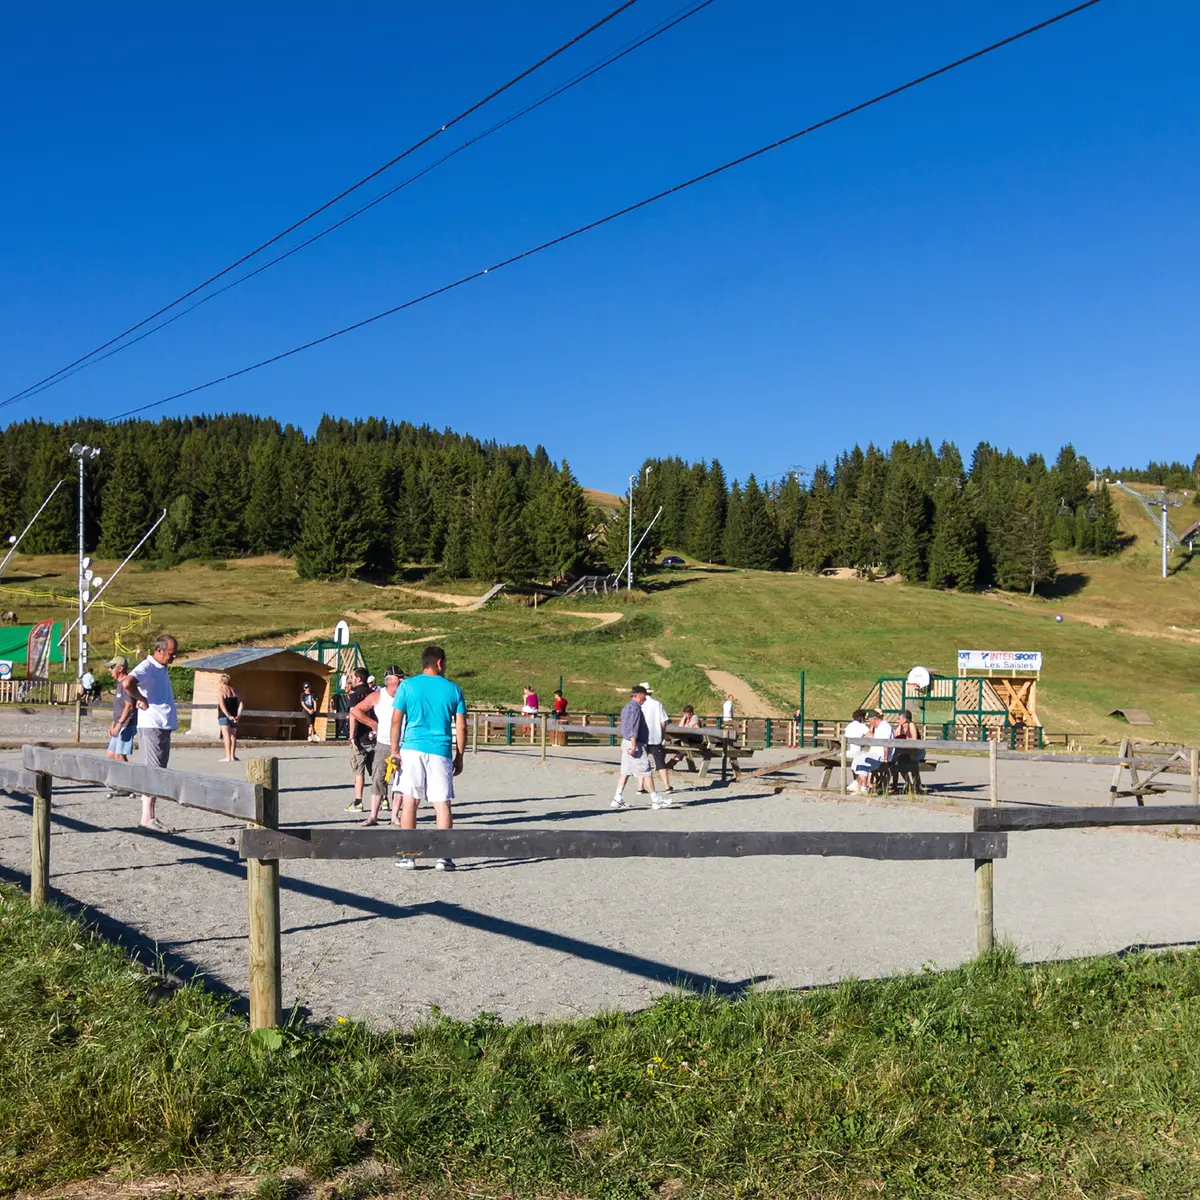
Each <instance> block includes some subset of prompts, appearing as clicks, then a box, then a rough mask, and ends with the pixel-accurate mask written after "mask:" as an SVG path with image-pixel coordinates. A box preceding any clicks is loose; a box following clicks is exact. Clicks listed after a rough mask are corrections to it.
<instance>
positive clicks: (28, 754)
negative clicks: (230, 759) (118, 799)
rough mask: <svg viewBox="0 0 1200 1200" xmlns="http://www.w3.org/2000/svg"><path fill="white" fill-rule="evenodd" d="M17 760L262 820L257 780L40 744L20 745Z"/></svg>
mask: <svg viewBox="0 0 1200 1200" xmlns="http://www.w3.org/2000/svg"><path fill="white" fill-rule="evenodd" d="M21 761H22V763H23V764H24V766H25V768H26V769H27V770H28V771H36V772H39V773H43V774H46V775H53V776H57V777H58V778H60V779H70V780H74V781H75V782H77V783H96V784H102V785H103V786H105V787H110V788H113V789H115V790H117V791H123V792H134V793H137V794H139V795H145V796H159V797H161V798H162V799H164V800H174V801H175V803H176V804H182V805H183V806H184V807H185V808H199V809H203V810H204V811H205V812H212V813H220V814H221V815H222V816H226V817H238V818H240V819H241V820H243V821H261V820H262V814H263V789H262V785H261V784H257V783H243V782H241V781H240V780H237V779H220V778H218V777H216V776H213V775H192V774H190V773H189V772H187V771H173V770H171V769H169V768H167V767H147V766H144V765H143V764H141V763H123V762H117V761H116V760H115V759H111V758H99V757H98V756H95V755H91V754H74V753H70V752H68V751H65V750H47V749H45V748H44V747H42V746H22V747H21Z"/></svg>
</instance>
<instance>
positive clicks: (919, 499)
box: [0, 415, 1178, 590]
mask: <svg viewBox="0 0 1200 1200" xmlns="http://www.w3.org/2000/svg"><path fill="white" fill-rule="evenodd" d="M74 441H84V442H88V443H90V444H92V445H96V446H99V447H101V449H102V451H103V452H102V454H101V456H100V458H98V459H96V460H95V461H94V462H92V463H91V464H90V465H89V467H88V472H87V488H86V494H85V524H86V530H87V539H88V545H89V548H92V549H95V550H96V551H97V552H98V553H100V554H102V555H104V556H106V557H116V556H120V555H123V554H124V553H126V552H127V551H128V550H130V549H131V548H132V547H133V545H134V544H135V543H136V542H137V540H138V539H139V538H140V537H141V535H142V533H143V532H144V531H145V530H146V529H147V528H148V527H149V525H150V524H151V523H152V521H153V520H154V519H155V517H156V516H157V515H158V513H159V512H161V511H162V509H164V508H165V509H166V510H167V517H166V520H165V521H164V522H163V524H162V525H161V526H160V527H159V530H158V532H157V534H156V536H155V539H154V541H153V543H152V545H151V548H150V551H149V553H150V555H151V556H153V557H155V558H157V559H158V560H159V561H160V562H162V563H164V564H168V565H169V564H171V563H173V562H177V561H180V560H181V559H184V558H194V557H199V558H224V557H229V556H231V555H237V554H270V553H279V554H290V555H293V556H294V557H295V559H296V564H297V569H298V570H299V572H300V574H301V575H303V576H306V577H310V578H320V579H331V578H341V577H345V576H347V575H350V574H354V573H356V572H360V571H361V572H365V573H367V574H369V575H371V576H373V577H376V578H389V577H392V576H394V575H395V574H396V572H397V571H398V570H399V569H400V568H401V567H403V566H404V565H406V564H410V563H415V564H420V565H422V566H425V567H429V568H437V569H438V570H439V571H440V572H441V573H442V574H443V575H444V576H445V577H448V578H464V577H470V578H475V579H479V580H487V581H495V580H506V581H514V582H516V581H525V580H530V579H535V580H540V581H544V582H552V581H555V580H559V579H564V578H568V577H572V576H577V575H579V574H581V573H583V572H585V571H587V570H592V569H596V568H597V567H598V566H599V562H600V561H601V560H603V561H606V562H607V564H608V565H609V567H610V568H612V569H614V570H616V569H619V568H620V567H622V566H623V565H624V562H625V558H626V554H627V538H628V510H627V509H626V507H625V504H624V503H622V504H621V506H620V507H619V509H618V510H617V511H616V512H615V513H613V514H611V516H610V517H609V519H608V520H607V522H605V520H604V515H603V514H601V513H599V512H598V511H597V510H595V509H593V508H592V507H591V506H590V505H589V504H588V502H587V500H586V498H585V496H584V493H583V491H582V489H581V488H580V486H579V484H578V482H577V481H576V479H575V478H574V476H573V475H572V473H571V470H570V468H569V466H568V465H567V463H566V462H562V463H559V464H556V463H554V462H552V461H551V460H550V458H549V456H548V455H547V453H546V451H545V450H543V449H542V448H541V447H540V446H539V447H537V448H536V449H535V450H533V451H530V450H528V449H527V448H526V447H523V446H504V445H499V444H496V443H494V442H481V441H479V440H478V439H475V438H471V437H468V436H464V435H460V434H456V433H453V432H450V431H445V432H438V431H435V430H432V429H429V428H428V427H417V426H414V425H410V424H405V423H393V422H389V421H386V420H380V419H377V418H368V419H366V420H356V421H349V420H346V419H335V418H330V417H326V418H324V419H323V420H322V421H321V423H320V425H319V426H318V427H317V430H316V432H315V434H313V435H312V436H311V437H308V436H306V435H305V434H304V433H303V432H302V431H300V430H298V429H295V428H294V427H292V426H290V425H288V426H281V425H280V424H279V423H278V422H276V421H274V420H271V419H267V418H260V417H252V416H244V415H231V416H220V417H204V416H199V417H188V418H181V419H165V420H161V421H158V422H150V421H134V422H129V423H125V424H121V425H115V426H112V425H105V424H102V423H100V422H88V421H80V422H72V423H68V424H61V425H53V424H47V423H45V422H41V421H26V422H22V423H21V424H16V425H10V426H8V427H7V428H6V429H4V430H3V431H2V432H0V533H8V532H16V531H17V530H19V529H20V528H21V527H22V526H23V524H24V522H25V521H26V520H27V519H28V518H29V517H30V516H31V515H32V514H33V513H34V512H35V511H36V509H37V507H38V506H39V505H40V504H41V502H42V500H43V498H44V497H45V496H46V494H47V493H48V492H49V490H50V489H51V488H52V487H53V485H54V482H55V481H56V480H58V479H60V478H63V477H66V476H73V472H74V462H73V460H72V459H71V457H70V454H69V451H68V447H69V446H70V445H71V443H72V442H74ZM1153 466H1154V465H1153V464H1152V468H1153ZM1175 466H1178V464H1173V467H1172V469H1173V468H1174V467H1175ZM1134 474H1136V473H1134V472H1126V475H1129V476H1132V475H1134ZM1091 480H1092V470H1091V468H1090V466H1089V465H1088V463H1087V462H1086V460H1084V459H1083V458H1081V457H1079V456H1077V455H1076V454H1075V451H1074V449H1073V448H1072V447H1071V446H1065V447H1063V449H1062V450H1061V451H1060V453H1059V455H1058V458H1057V459H1056V461H1055V463H1054V465H1053V466H1052V467H1048V466H1047V465H1046V462H1045V460H1044V459H1043V458H1042V457H1041V456H1040V455H1037V454H1032V455H1030V456H1029V457H1028V458H1027V459H1022V458H1019V457H1018V456H1016V455H1014V454H1012V453H1011V452H1009V451H1000V450H998V449H996V448H995V447H992V446H990V445H988V444H986V443H981V444H980V445H979V446H978V447H976V449H975V452H974V454H973V455H972V458H971V464H970V467H969V468H967V467H966V466H965V465H964V463H963V459H962V456H961V455H960V453H959V451H958V449H957V448H956V447H955V446H954V445H953V444H951V443H948V442H944V443H943V444H942V445H941V447H940V448H939V449H938V450H937V451H936V452H935V451H934V450H933V448H932V445H931V444H930V442H929V441H928V440H925V441H921V442H916V443H912V444H910V443H907V442H897V443H895V444H894V445H893V446H892V447H891V448H890V449H889V450H887V451H883V450H881V449H879V448H877V447H875V446H868V447H867V448H866V450H865V451H864V450H863V449H861V448H860V447H858V446H856V447H855V448H854V449H853V450H851V451H849V452H848V453H845V454H843V455H841V456H840V457H838V459H837V460H836V461H835V463H834V465H833V468H832V470H831V469H830V468H829V467H828V466H827V465H824V464H823V465H821V466H820V467H818V468H817V469H816V470H815V471H814V472H813V474H812V477H811V479H808V480H807V481H804V482H802V481H801V480H800V479H799V478H798V477H797V476H796V475H795V474H787V475H785V476H784V477H783V478H781V479H775V480H770V481H767V482H766V483H760V482H759V481H758V480H757V478H756V477H755V476H754V475H751V476H750V477H749V478H748V479H746V480H745V481H744V482H742V481H738V480H735V481H734V482H733V483H732V485H730V484H729V483H728V481H727V479H726V477H725V473H724V471H723V469H722V467H721V464H720V462H719V461H717V460H715V459H714V460H712V461H711V462H698V463H688V462H685V461H683V460H682V459H679V458H669V459H650V460H647V462H646V463H645V464H644V465H643V469H642V472H641V474H640V475H639V482H638V484H637V485H636V488H635V492H634V517H635V520H634V528H633V536H634V539H635V542H637V541H639V540H641V541H642V545H641V548H640V550H639V552H638V560H639V562H638V565H639V569H644V567H645V565H646V564H647V563H648V562H650V561H652V560H653V559H654V558H656V557H657V556H658V555H659V554H660V553H661V551H662V549H663V548H664V547H666V546H670V547H673V548H677V549H681V550H684V551H686V552H687V553H689V554H691V555H693V556H694V557H696V558H699V559H701V560H703V561H706V562H712V563H724V564H727V565H730V566H736V567H749V568H756V569H760V570H808V571H820V570H823V569H826V568H828V567H852V568H856V569H858V570H860V571H862V572H864V573H865V572H875V573H878V574H892V573H898V574H901V575H904V576H905V577H906V578H907V579H909V580H910V581H912V582H918V583H927V584H929V585H930V586H932V587H954V588H960V589H970V588H975V587H980V586H997V587H1001V588H1007V589H1012V590H1035V589H1036V588H1037V586H1038V585H1039V584H1041V583H1047V582H1049V581H1050V580H1052V579H1053V578H1054V573H1055V562H1054V553H1053V551H1054V550H1055V549H1064V550H1065V549H1074V550H1076V551H1078V552H1081V553H1085V554H1098V555H1108V554H1113V553H1115V552H1116V551H1117V550H1118V549H1119V531H1118V525H1117V516H1116V511H1115V509H1114V507H1113V503H1112V499H1111V497H1110V495H1109V493H1108V489H1107V487H1105V486H1103V485H1101V486H1100V487H1099V488H1098V489H1097V490H1096V491H1095V492H1093V491H1092V489H1091ZM660 508H661V510H662V511H661V515H660V516H659V518H658V520H657V522H656V523H655V524H654V526H653V528H650V530H649V533H648V534H647V529H648V527H649V526H650V522H651V519H652V518H653V517H654V515H655V514H656V513H657V512H658V511H659V509H660ZM75 522H76V515H75V492H74V489H73V488H72V487H65V488H63V489H62V490H61V491H60V493H59V495H58V496H57V497H56V499H55V501H54V502H53V503H52V504H51V505H50V506H49V507H48V508H47V510H46V512H45V513H44V514H43V515H42V517H41V519H40V520H39V521H38V523H37V525H36V526H35V527H34V529H33V530H32V531H31V532H30V534H29V536H28V537H27V538H26V541H25V542H24V544H23V545H22V550H24V551H28V552H30V553H66V552H70V551H71V550H73V549H74V546H75V537H76V533H75V529H76V525H75ZM643 535H646V536H645V537H644V540H643Z"/></svg>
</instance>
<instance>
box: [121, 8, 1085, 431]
mask: <svg viewBox="0 0 1200 1200" xmlns="http://www.w3.org/2000/svg"><path fill="white" fill-rule="evenodd" d="M1099 3H1100V0H1084V3H1082V4H1077V5H1075V6H1074V7H1072V8H1068V9H1066V10H1065V11H1063V12H1060V13H1058V14H1057V15H1055V16H1053V17H1049V18H1047V19H1046V20H1044V21H1039V22H1038V23H1037V24H1036V25H1030V26H1029V27H1028V28H1026V29H1022V30H1020V32H1018V33H1014V34H1010V35H1009V36H1008V37H1006V38H1002V39H1001V40H1000V41H998V42H992V43H991V44H990V45H988V46H984V47H983V48H982V49H980V50H975V51H973V52H972V53H971V54H967V55H964V56H963V57H962V58H957V59H955V60H954V61H953V62H950V63H947V64H946V65H945V66H942V67H938V68H937V69H936V70H933V71H927V72H926V73H925V74H923V75H918V76H917V77H916V78H914V79H910V80H909V81H908V82H907V83H902V84H900V85H899V86H897V87H893V88H889V89H888V90H887V91H886V92H880V93H879V94H878V95H876V96H872V97H871V99H869V100H863V101H862V102H860V103H859V104H855V105H853V106H852V107H850V108H845V109H843V110H842V111H841V112H839V113H835V114H834V115H833V116H831V117H825V118H824V119H823V120H821V121H817V122H815V123H814V124H812V125H807V126H805V127H804V128H803V129H798V130H796V131H795V132H794V133H789V134H788V135H787V136H786V137H781V138H777V139H776V140H775V141H773V142H768V143H767V145H765V146H760V147H759V148H758V149H757V150H751V151H750V152H749V153H747V154H742V155H739V156H738V157H737V158H732V159H730V160H729V161H728V162H725V163H722V164H721V165H720V166H719V167H713V168H712V169H711V170H708V171H704V172H702V173H701V174H699V175H693V176H692V177H691V178H690V179H685V180H684V181H683V182H682V183H677V184H675V185H674V186H673V187H669V188H665V189H664V190H662V191H661V192H656V193H655V194H654V195H652V196H647V197H646V198H645V199H644V200H638V201H637V202H636V203H634V204H628V205H626V206H625V207H624V208H619V209H617V210H616V211H615V212H611V213H609V214H608V215H607V216H604V217H599V218H597V219H596V220H594V221H589V222H588V223H587V224H586V225H580V226H578V227H577V228H575V229H572V230H570V231H569V232H568V233H562V234H559V235H558V237H554V238H551V239H550V240H549V241H546V242H542V243H541V244H540V245H537V246H533V247H531V248H530V249H528V250H522V251H521V252H520V253H519V254H513V255H511V256H510V257H508V258H505V259H501V260H500V261H499V262H496V263H493V264H492V265H491V266H488V267H483V268H481V269H480V270H477V271H472V272H471V273H470V274H469V275H463V276H461V277H460V278H458V279H455V280H453V281H451V282H450V283H445V284H442V286H441V287H437V288H434V289H433V290H431V291H428V292H424V293H422V294H421V295H419V296H414V297H413V298H412V299H410V300H405V301H404V302H403V303H401V304H396V305H394V306H393V307H391V308H386V309H384V310H383V311H382V312H378V313H375V314H374V315H373V316H369V317H364V318H363V319H362V320H360V321H355V322H353V323H352V324H350V325H343V326H342V327H341V328H340V329H335V330H334V331H333V332H332V333H326V334H324V335H322V336H321V337H318V338H313V339H312V340H311V341H308V342H303V343H301V344H300V345H299V346H293V347H292V348H291V349H290V350H283V351H281V352H280V353H278V354H273V355H271V357H270V358H264V359H261V360H259V361H258V362H255V363H251V364H250V365H249V366H247V367H241V368H240V369H239V370H236V371H229V372H227V373H226V374H224V375H219V376H217V377H216V378H215V379H210V380H208V381H207V382H205V383H198V384H196V385H195V386H193V387H190V388H184V389H183V391H180V392H175V393H173V394H172V395H170V396H164V397H163V398H162V399H161V400H153V401H151V402H150V403H149V404H142V405H139V406H138V407H137V408H131V409H129V410H128V411H126V412H122V413H118V414H116V415H115V416H112V417H109V418H108V420H109V421H120V420H123V419H124V418H125V417H131V416H134V415H136V414H137V413H142V412H147V411H148V410H149V409H152V408H159V407H161V406H162V405H164V404H170V403H171V402H172V401H174V400H182V399H183V398H184V397H186V396H194V395H196V393H197V392H203V391H207V390H208V389H209V388H213V387H216V386H217V385H218V384H221V383H228V382H229V381H230V380H231V379H238V378H240V377H241V376H243V375H248V374H250V372H251V371H258V370H261V369H262V368H263V367H268V366H270V365H271V364H272V363H277V362H281V361H283V360H284V359H286V358H291V357H293V356H294V355H297V354H302V353H304V351H306V350H312V349H313V348H314V347H316V346H323V345H324V344H325V343H326V342H331V341H333V340H334V339H335V338H340V337H344V336H345V335H346V334H348V333H353V332H354V331H355V330H358V329H364V328H365V327H366V326H368V325H373V324H375V322H376V321H382V320H383V319H384V318H386V317H391V316H394V315H395V314H396V313H399V312H403V311H404V310H405V309H408V308H413V307H415V306H416V305H418V304H423V303H424V302H425V301H426V300H432V299H433V298H434V297H435V296H442V295H445V294H446V293H447V292H451V291H454V290H455V289H456V288H460V287H462V286H463V285H464V284H467V283H471V282H473V281H474V280H476V279H482V278H483V276H485V275H488V274H491V273H492V272H493V271H499V270H501V269H502V268H504V267H510V266H512V265H513V264H514V263H518V262H521V261H523V260H524V259H527V258H532V257H533V256H534V255H535V254H541V253H542V252H543V251H545V250H549V249H550V248H551V247H553V246H560V245H562V244H563V243H564V242H568V241H571V240H572V239H573V238H577V237H580V236H581V235H582V234H585V233H589V232H591V231H592V230H593V229H599V228H600V227H601V226H602V225H607V224H609V223H610V222H612V221H616V220H618V219H619V218H621V217H625V216H628V215H629V214H630V213H634V212H638V211H639V210H641V209H643V208H646V207H648V206H649V205H651V204H655V203H657V202H658V201H659V200H665V199H666V198H667V197H668V196H674V195H676V194H677V193H678V192H682V191H684V190H685V189H687V188H690V187H695V185H696V184H698V183H704V182H705V181H707V180H709V179H713V178H715V177H716V176H718V175H721V174H723V173H724V172H725V171H729V170H732V169H733V168H734V167H740V166H742V165H743V164H745V163H748V162H751V161H753V160H754V159H756V158H759V157H761V156H762V155H764V154H769V153H770V152H771V151H772V150H778V149H779V148H780V147H781V146H786V145H788V144H789V143H791V142H794V141H796V140H797V139H798V138H802V137H805V136H807V135H808V134H810V133H815V132H816V131H817V130H819V129H825V128H826V127H828V126H830V125H833V124H835V123H836V122H838V121H843V120H845V119H846V118H847V117H851V116H854V115H855V114H856V113H860V112H863V111H865V110H866V109H868V108H872V107H873V106H875V105H877V104H882V103H883V102H884V101H885V100H890V99H892V98H894V97H896V96H899V95H901V94H902V93H904V92H907V91H910V90H911V89H912V88H915V87H919V86H920V85H921V84H923V83H928V82H929V81H930V80H932V79H937V78H938V77H939V76H941V75H945V74H947V73H948V72H950V71H954V70H956V69H957V68H959V67H962V66H965V65H966V64H967V63H970V62H974V61H975V60H976V59H979V58H983V57H984V56H985V55H987V54H993V53H995V51H997V50H1001V49H1003V48H1004V47H1005V46H1011V45H1012V44H1013V43H1014V42H1018V41H1020V40H1021V39H1022V38H1027V37H1029V36H1031V35H1032V34H1035V33H1039V32H1041V31H1042V30H1044V29H1048V28H1050V26H1052V25H1056V24H1058V22H1060V21H1065V20H1066V19H1067V18H1068V17H1073V16H1075V15H1077V14H1078V13H1081V12H1084V11H1085V10H1086V9H1089V8H1094V7H1095V6H1096V5H1097V4H1099Z"/></svg>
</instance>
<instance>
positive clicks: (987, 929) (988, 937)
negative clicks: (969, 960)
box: [975, 858, 996, 954]
mask: <svg viewBox="0 0 1200 1200" xmlns="http://www.w3.org/2000/svg"><path fill="white" fill-rule="evenodd" d="M995 869H996V864H995V863H994V861H993V860H992V859H990V858H977V859H976V860H975V952H976V953H977V954H991V952H992V950H993V949H994V947H995V944H996V926H995V923H994V921H993V918H992V885H993V882H994V877H995Z"/></svg>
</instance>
